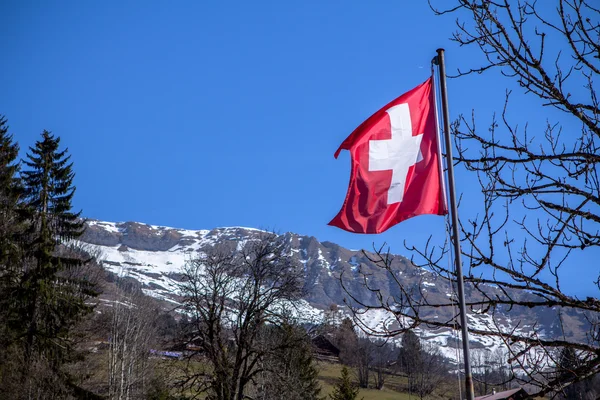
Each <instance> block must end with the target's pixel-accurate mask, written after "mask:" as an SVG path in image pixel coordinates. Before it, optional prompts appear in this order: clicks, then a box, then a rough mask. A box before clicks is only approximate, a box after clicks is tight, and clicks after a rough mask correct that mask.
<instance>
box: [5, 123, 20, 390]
mask: <svg viewBox="0 0 600 400" xmlns="http://www.w3.org/2000/svg"><path fill="white" fill-rule="evenodd" d="M18 154H19V146H18V144H17V143H14V142H13V137H12V135H10V134H9V132H8V125H7V121H6V118H4V117H3V116H0V393H7V392H9V390H7V388H8V387H9V386H13V385H14V381H15V379H14V376H15V375H14V371H15V369H16V368H17V367H18V366H19V365H20V364H21V362H20V360H19V359H18V357H14V356H15V351H14V346H12V344H13V343H14V342H15V340H16V338H17V337H18V333H19V332H18V330H17V329H15V325H16V324H17V322H18V321H20V320H21V318H20V316H19V315H18V312H17V311H18V310H17V307H16V302H15V298H16V296H15V293H16V291H17V289H18V287H19V281H20V276H21V259H22V253H23V252H22V246H21V242H20V235H21V234H22V230H23V220H22V218H21V217H20V215H19V213H18V205H19V198H20V195H21V185H20V180H19V178H18V172H19V163H18V161H17V157H18ZM13 387H14V386H13Z"/></svg>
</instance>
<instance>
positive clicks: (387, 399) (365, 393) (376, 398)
mask: <svg viewBox="0 0 600 400" xmlns="http://www.w3.org/2000/svg"><path fill="white" fill-rule="evenodd" d="M318 367H319V381H320V382H321V387H322V388H323V390H322V391H321V394H323V395H327V396H328V395H329V393H331V392H332V391H333V387H334V385H335V383H336V382H337V380H338V378H339V376H340V374H341V371H342V367H343V366H342V365H341V364H332V363H328V362H319V363H318ZM403 383H404V382H403V378H400V377H397V376H388V377H387V379H386V384H385V387H384V388H383V389H382V390H377V389H360V392H359V393H358V398H359V399H361V398H364V400H409V399H411V400H415V399H417V397H415V396H409V395H408V394H407V393H401V392H398V391H396V390H392V389H389V388H397V387H398V386H400V385H402V384H403ZM327 398H329V397H327Z"/></svg>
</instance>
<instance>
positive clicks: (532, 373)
mask: <svg viewBox="0 0 600 400" xmlns="http://www.w3.org/2000/svg"><path fill="white" fill-rule="evenodd" d="M550 3H551V4H552V6H550ZM439 4H440V6H441V7H447V8H446V9H437V8H436V5H435V4H432V9H433V10H434V11H435V12H436V13H437V14H439V15H445V14H450V15H453V16H455V17H456V18H457V32H456V33H455V34H454V35H453V40H454V41H455V42H457V43H458V44H460V45H461V46H466V47H468V48H474V49H476V50H478V51H479V52H480V54H481V55H482V56H483V57H482V62H483V64H481V65H477V66H467V67H466V68H465V69H460V70H459V71H458V74H457V76H458V77H459V78H460V77H463V76H465V75H473V74H498V75H499V76H500V77H504V78H505V79H507V80H509V81H512V82H513V83H516V84H517V85H518V87H519V88H520V91H521V93H520V95H522V96H525V98H529V100H530V101H529V104H534V105H535V104H537V105H538V106H539V114H538V113H530V115H531V117H530V120H529V123H528V124H525V125H524V126H520V125H518V124H517V123H515V122H513V121H512V118H511V117H510V116H509V114H510V101H509V100H510V99H511V98H512V97H511V96H514V95H515V94H511V92H510V91H509V92H507V94H506V99H505V102H504V109H503V110H502V111H501V113H499V115H498V116H495V117H494V118H493V120H492V121H491V122H490V123H489V125H487V126H485V127H484V128H483V129H481V128H480V127H479V125H477V124H476V118H475V115H474V114H473V115H472V116H469V117H467V116H460V117H459V118H458V120H457V121H456V122H455V123H454V124H453V134H454V138H455V146H456V149H457V150H458V153H457V155H456V156H455V160H454V162H455V163H456V164H457V166H458V167H461V166H462V167H463V168H465V169H466V171H469V172H471V173H473V174H474V175H473V176H475V177H476V178H477V181H478V182H479V185H480V188H481V192H482V198H481V207H480V208H479V209H477V210H476V211H473V210H472V207H471V209H461V212H460V214H461V225H460V230H461V242H462V251H463V254H462V258H463V262H464V263H465V264H466V266H465V268H464V270H465V271H466V272H465V276H464V280H465V283H466V286H467V303H468V305H469V306H470V308H471V310H472V311H474V312H477V313H480V314H486V315H488V316H490V317H491V318H490V319H489V320H488V321H489V326H487V327H486V329H471V332H472V333H474V334H477V335H488V336H494V337H496V338H498V339H499V340H501V341H503V342H504V343H505V345H506V349H507V351H508V362H509V363H510V365H511V366H512V368H513V370H514V371H513V374H512V376H513V377H514V378H515V379H520V380H521V381H522V383H527V384H530V385H533V386H534V387H535V388H536V390H534V392H535V394H537V395H544V394H547V393H552V392H555V391H557V390H562V388H564V387H567V386H568V385H570V384H572V383H574V382H578V381H581V380H584V379H586V378H588V377H590V376H592V375H594V374H597V373H598V372H600V344H599V339H600V322H599V321H600V317H599V316H600V300H599V298H598V297H599V296H597V295H596V296H593V297H587V298H579V297H577V296H574V295H572V294H569V293H566V292H565V291H563V289H562V286H561V279H560V278H561V276H563V274H565V273H576V269H577V265H573V263H572V262H571V263H570V265H569V260H570V259H571V256H572V255H574V254H576V253H578V252H583V251H586V252H590V251H591V252H594V251H596V252H597V250H598V247H599V246H600V233H599V230H598V224H599V223H600V179H599V176H598V172H597V165H598V163H600V148H599V145H598V140H599V137H600V125H599V119H600V104H599V103H598V97H597V93H596V90H597V87H598V86H597V85H598V83H597V81H598V78H599V77H600V8H598V5H597V4H596V3H595V2H592V1H589V0H554V1H551V2H550V1H544V2H540V1H534V0H531V1H530V0H514V1H511V0H499V1H490V0H458V1H456V2H455V3H454V5H449V4H448V3H447V2H441V1H440V2H439ZM471 59H472V58H471ZM492 76H493V77H494V78H495V77H496V76H495V75H492ZM546 110H547V111H548V112H547V113H546V115H543V114H542V113H544V112H545V111H546ZM538 118H539V119H540V121H539V122H538V121H535V120H534V119H538ZM532 130H533V132H532ZM407 248H408V249H409V250H411V251H412V252H413V263H415V264H416V265H418V266H422V267H426V268H428V269H429V270H431V271H434V272H435V273H436V274H437V275H438V277H439V278H440V279H447V280H448V281H449V283H450V284H451V285H453V284H454V283H455V278H456V276H455V275H454V271H453V270H452V268H449V267H448V265H447V264H446V259H447V257H446V255H447V252H448V251H449V249H450V246H448V244H447V243H446V244H444V245H441V246H437V245H434V244H431V243H429V242H428V243H427V245H425V246H414V245H408V246H407ZM595 254H597V253H595ZM371 257H372V261H375V262H377V263H378V264H379V265H380V266H381V267H382V268H384V269H387V270H388V271H389V272H390V276H391V277H392V279H393V280H394V284H395V285H396V286H397V288H398V293H399V294H398V295H397V296H395V298H390V299H388V298H385V297H383V296H381V293H380V292H379V290H378V288H372V287H369V286H368V284H367V280H366V277H365V286H366V287H367V289H369V290H371V291H372V292H373V293H376V294H379V302H378V304H362V306H363V308H365V307H366V308H379V309H384V310H387V311H389V312H390V315H393V316H395V317H396V320H397V322H399V325H400V327H399V328H397V329H396V328H394V329H392V328H389V329H379V330H378V331H377V332H373V333H377V334H380V335H397V334H399V333H401V332H403V331H405V330H406V329H409V328H412V327H415V326H418V325H420V324H427V325H428V326H429V327H438V328H449V329H456V328H458V323H457V321H458V319H457V318H456V315H455V313H454V312H452V310H453V305H454V303H453V302H452V301H439V300H437V301H433V300H431V297H428V296H427V294H426V293H423V291H418V290H417V291H414V290H411V288H409V287H406V286H405V285H404V284H403V282H402V281H401V280H400V279H398V278H397V275H395V274H394V273H393V272H394V271H393V266H392V264H393V260H392V258H391V257H390V256H389V255H388V254H385V253H384V252H382V251H379V252H376V254H375V255H372V256H371ZM590 279H591V280H595V279H596V277H591V278H590ZM595 283H596V286H598V289H600V279H598V280H595ZM354 300H357V299H356V298H354ZM357 303H360V302H357ZM531 309H533V310H538V311H539V312H544V313H546V314H548V315H553V316H554V317H555V319H556V320H559V321H560V322H561V323H562V328H563V334H562V335H559V336H557V335H555V336H549V335H547V334H546V333H545V332H542V331H541V327H540V326H539V325H540V324H536V323H533V327H531V328H530V329H528V331H523V330H520V329H519V328H520V326H518V325H517V326H514V325H513V326H512V327H511V328H508V325H507V324H502V323H500V320H499V318H501V317H502V316H503V315H506V313H507V312H509V311H511V310H519V311H520V312H523V313H526V312H527V311H526V310H531ZM524 310H525V311H524ZM436 314H438V316H439V315H442V316H444V318H441V317H440V318H436V317H435V315H436ZM530 315H531V314H530ZM565 319H570V320H571V321H575V320H582V319H584V320H586V321H587V331H586V332H585V333H583V334H579V335H577V334H574V333H573V332H572V331H570V326H569V325H570V324H569V323H565V322H564V320H565ZM533 322H535V321H533ZM565 348H570V349H573V350H574V351H576V352H577V354H578V355H579V356H580V362H579V363H578V365H577V367H576V368H575V369H574V371H572V372H573V373H571V374H557V373H556V371H555V366H556V364H557V361H558V360H557V357H556V354H557V351H558V350H561V349H565ZM517 371H524V372H525V376H524V377H523V375H519V374H517V373H516V372H517ZM519 377H521V378H519Z"/></svg>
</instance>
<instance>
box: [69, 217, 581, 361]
mask: <svg viewBox="0 0 600 400" xmlns="http://www.w3.org/2000/svg"><path fill="white" fill-rule="evenodd" d="M263 233H264V232H263V231H260V230H257V229H253V228H242V227H231V228H215V229H212V230H197V231H194V230H185V229H175V228H168V227H159V226H151V225H146V224H141V223H136V222H124V223H112V222H102V221H93V220H92V221H88V229H87V230H86V233H85V234H84V236H83V237H82V238H81V240H82V241H83V242H84V243H87V245H88V246H89V247H90V249H91V250H93V251H96V252H98V253H99V254H100V259H101V260H102V264H103V266H104V268H105V269H107V270H109V271H111V272H113V273H116V274H119V275H123V276H129V277H131V278H133V279H136V280H137V281H139V282H140V283H141V284H142V285H143V289H144V291H145V292H146V293H147V294H148V295H151V296H153V297H155V298H159V299H162V300H164V301H166V302H169V303H171V304H174V305H175V304H176V285H177V278H178V274H179V273H180V271H181V269H182V267H183V266H184V265H185V263H186V261H188V260H190V259H192V258H194V257H197V256H198V255H199V252H202V251H203V250H206V249H208V248H210V247H212V246H215V245H217V244H219V243H222V242H226V241H229V242H234V243H236V245H237V247H238V249H240V248H242V247H243V246H244V244H245V243H246V241H247V240H248V239H252V238H254V237H256V236H258V235H261V234H263ZM285 238H286V240H289V243H290V252H291V254H292V255H293V257H295V258H296V259H297V261H298V262H299V263H300V264H301V265H302V266H303V268H304V272H305V276H306V278H305V289H306V292H307V295H306V296H305V298H304V300H303V301H302V302H301V304H299V305H298V307H299V309H300V310H301V312H300V315H301V316H302V318H304V319H305V320H307V321H310V322H315V323H318V322H320V321H322V319H323V313H324V311H325V310H327V309H329V307H330V306H331V305H332V304H336V305H338V306H340V309H341V310H344V309H345V308H344V307H343V304H344V298H346V297H348V296H347V294H346V293H345V292H344V291H343V290H342V287H341V285H340V282H339V276H340V274H341V273H342V272H343V273H344V277H345V279H344V281H345V282H347V286H348V289H349V290H350V291H351V292H352V293H353V294H354V295H356V296H358V298H360V299H361V300H362V301H365V302H370V301H374V298H373V294H372V293H370V292H368V291H366V290H365V289H364V288H363V287H362V286H361V282H362V278H361V275H360V272H359V271H360V270H362V271H363V272H367V273H369V274H370V276H369V283H370V284H371V285H373V286H374V287H378V288H380V289H381V290H382V293H383V295H384V296H385V297H387V296H397V295H399V293H398V288H397V287H396V286H395V285H394V284H392V283H391V280H390V279H389V276H388V275H387V273H386V272H385V271H382V270H381V269H379V268H377V267H376V266H375V265H373V263H372V262H370V261H369V259H368V258H367V257H365V255H364V254H363V253H362V252H361V251H356V250H349V249H345V248H343V247H341V246H338V245H336V244H334V243H331V242H319V241H318V240H317V239H316V238H314V237H309V236H300V235H297V234H293V233H286V234H285ZM394 271H395V273H397V274H398V275H397V276H398V278H399V279H402V281H403V282H404V283H405V284H408V285H409V286H410V287H412V288H413V289H414V290H415V291H418V290H421V291H422V292H423V293H426V295H427V296H428V298H429V299H431V301H436V300H437V301H439V300H443V299H447V298H448V297H450V296H452V295H453V294H452V290H451V288H450V287H449V286H448V284H447V283H445V282H444V281H443V280H442V279H438V278H437V277H436V276H435V275H434V274H432V273H430V272H429V271H426V270H424V269H420V268H417V267H415V266H414V265H412V264H411V263H410V261H409V260H407V259H406V258H404V257H401V256H396V257H395V258H394ZM493 290H495V289H494V288H492V287H490V291H493ZM470 295H472V293H471V291H470V290H469V288H467V291H466V296H467V297H469V296H470ZM451 312H452V310H451V309H448V310H438V311H437V312H436V316H435V318H440V320H442V319H444V318H446V319H447V318H449V317H450V315H451ZM389 317H390V316H389V315H386V314H385V313H382V312H371V313H368V314H366V315H365V316H364V319H365V321H366V322H367V324H368V325H369V326H376V325H378V324H381V323H384V321H387V320H389ZM564 318H569V323H568V324H563V326H566V327H567V329H569V332H566V334H567V335H574V336H579V335H583V332H584V330H585V329H584V325H585V321H584V320H582V319H581V318H578V317H577V316H569V315H567V316H565V315H563V322H564ZM533 321H537V324H538V328H540V327H541V328H542V331H543V332H544V334H545V335H548V336H555V335H557V334H558V327H559V319H558V314H557V312H556V310H543V311H540V310H531V309H518V310H517V309H513V310H511V312H510V314H508V313H507V314H506V315H499V316H497V318H496V320H495V321H494V323H496V324H500V325H501V326H504V327H506V328H515V329H517V331H520V332H521V333H522V334H529V333H530V332H532V324H533ZM469 323H470V324H471V326H473V327H477V328H485V327H486V326H491V325H490V324H492V323H493V322H492V320H491V317H490V316H488V315H482V314H470V315H469ZM419 334H420V335H421V337H422V338H423V339H426V340H433V341H435V342H437V344H439V345H440V346H441V348H442V351H443V353H444V354H446V355H447V356H449V357H450V356H451V357H455V356H456V340H457V335H456V333H455V332H451V331H447V330H437V331H433V330H425V329H424V330H422V331H420V332H419ZM472 340H473V343H472V347H473V348H477V347H481V348H486V349H489V350H493V349H494V348H496V347H497V346H500V345H501V343H499V342H498V341H496V340H494V339H492V338H489V337H473V338H472Z"/></svg>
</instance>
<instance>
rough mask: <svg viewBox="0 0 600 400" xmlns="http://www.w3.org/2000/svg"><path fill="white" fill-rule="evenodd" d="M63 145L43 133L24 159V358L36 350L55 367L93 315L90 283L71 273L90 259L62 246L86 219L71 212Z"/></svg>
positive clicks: (69, 168)
mask: <svg viewBox="0 0 600 400" xmlns="http://www.w3.org/2000/svg"><path fill="white" fill-rule="evenodd" d="M59 143H60V138H55V137H54V136H52V135H51V134H50V133H49V132H47V131H44V132H43V133H42V139H41V140H40V141H38V142H37V143H36V144H35V146H34V147H30V152H29V153H28V154H27V159H26V160H25V161H24V164H25V165H26V166H27V167H28V170H26V171H23V173H22V178H23V185H24V209H25V212H26V214H27V216H28V219H29V227H28V231H27V239H28V242H29V245H28V256H29V257H28V260H27V265H26V266H25V271H24V274H23V277H22V282H21V290H20V293H19V300H20V305H21V307H22V308H21V310H20V315H21V316H22V317H23V321H24V325H23V326H22V327H21V328H22V330H23V334H24V337H25V344H24V345H25V359H26V360H28V359H30V358H31V356H32V354H33V353H34V352H35V353H38V354H43V355H44V356H45V357H47V358H48V359H50V360H53V363H54V364H55V366H58V365H60V364H61V363H62V362H64V361H65V358H66V357H67V354H68V353H69V347H70V346H69V341H68V332H69V330H70V329H71V328H72V327H73V325H74V324H75V323H76V322H77V321H78V320H79V319H80V317H81V316H82V315H84V314H85V313H87V312H89V311H90V308H89V306H87V305H86V304H85V299H86V298H87V297H88V296H92V295H94V291H93V285H92V284H90V282H88V281H86V279H85V278H84V277H79V276H73V274H72V273H73V272H75V271H76V269H77V268H78V267H80V266H81V265H82V264H83V263H84V261H86V260H85V258H84V257H85V256H84V255H83V254H77V253H76V252H75V251H73V250H71V249H69V248H68V246H65V245H63V244H61V243H64V242H65V241H66V240H70V239H75V238H77V237H79V236H80V235H81V234H82V233H83V221H81V220H79V214H80V213H73V212H71V201H72V198H73V195H74V193H75V188H74V187H73V177H74V175H75V174H74V172H73V169H72V163H69V158H70V157H69V156H67V150H62V151H59ZM59 244H61V245H60V246H59ZM82 278H83V279H82Z"/></svg>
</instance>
